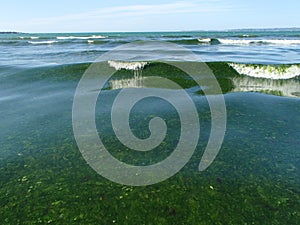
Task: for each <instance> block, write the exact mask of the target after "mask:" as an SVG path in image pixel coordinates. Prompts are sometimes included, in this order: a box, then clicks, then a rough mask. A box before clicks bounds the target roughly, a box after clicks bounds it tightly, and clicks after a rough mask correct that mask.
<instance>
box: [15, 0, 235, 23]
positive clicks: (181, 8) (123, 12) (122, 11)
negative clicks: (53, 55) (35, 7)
mask: <svg viewBox="0 0 300 225" xmlns="http://www.w3.org/2000/svg"><path fill="white" fill-rule="evenodd" d="M232 8H233V6H232V5H229V4H224V1H221V0H200V1H199V0H198V1H190V2H184V1H178V2H173V3H165V4H147V5H142V4H140V5H128V6H116V7H105V8H101V9H95V10H92V11H89V12H85V13H79V14H71V15H63V16H60V17H51V18H36V19H33V20H31V21H26V23H25V22H24V23H22V24H19V26H20V27H26V28H27V29H32V28H34V27H41V26H51V27H60V26H62V25H63V24H65V25H66V24H69V25H70V26H72V27H74V26H75V25H76V24H77V23H79V24H83V25H89V26H92V25H94V26H95V25H97V24H98V25H101V24H103V21H107V20H108V19H109V20H110V23H111V24H112V23H114V22H118V21H120V20H121V21H122V20H124V19H125V20H130V19H132V18H135V19H136V20H138V19H143V18H145V17H151V16H170V15H178V16H180V15H182V14H193V13H194V14H195V13H199V14H200V13H219V12H224V11H230V10H232ZM157 22H159V21H157ZM79 24H78V25H79ZM114 26H115V25H114Z"/></svg>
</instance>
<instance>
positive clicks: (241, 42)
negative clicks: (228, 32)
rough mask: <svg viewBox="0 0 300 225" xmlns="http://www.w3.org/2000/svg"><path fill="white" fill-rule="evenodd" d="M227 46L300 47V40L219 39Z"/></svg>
mask: <svg viewBox="0 0 300 225" xmlns="http://www.w3.org/2000/svg"><path fill="white" fill-rule="evenodd" d="M218 40H219V41H220V42H221V44H225V45H250V44H269V45H300V40H298V39H294V40H288V39H265V40H264V39H218Z"/></svg>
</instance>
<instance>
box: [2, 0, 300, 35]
mask: <svg viewBox="0 0 300 225" xmlns="http://www.w3.org/2000/svg"><path fill="white" fill-rule="evenodd" d="M299 9H300V1H299V0H287V1H276V0H252V1H246V0H191V1H174V0H151V1H141V0H140V1H138V0H129V1H124V0H123V1H122V0H111V1H108V0H106V1H101V0H73V1H72V0H59V1H56V0H43V1H37V0H26V1H23V0H10V1H6V2H5V3H2V4H1V8H0V31H22V32H111V31H180V30H224V29H235V28H275V27H300V13H299Z"/></svg>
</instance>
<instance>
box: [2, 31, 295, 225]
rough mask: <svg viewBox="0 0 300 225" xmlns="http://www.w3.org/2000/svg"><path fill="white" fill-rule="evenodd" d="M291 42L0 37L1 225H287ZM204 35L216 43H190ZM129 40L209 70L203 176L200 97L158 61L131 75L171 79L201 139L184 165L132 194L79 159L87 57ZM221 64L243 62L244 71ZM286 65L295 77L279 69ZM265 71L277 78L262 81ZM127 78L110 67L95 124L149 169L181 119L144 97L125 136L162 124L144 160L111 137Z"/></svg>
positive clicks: (291, 205)
mask: <svg viewBox="0 0 300 225" xmlns="http://www.w3.org/2000/svg"><path fill="white" fill-rule="evenodd" d="M93 35H95V36H93ZM100 35H101V37H100ZM247 35H248V36H247ZM299 35H300V32H299V31H298V30H292V31H287V30H279V31H276V30H272V31H270V30H268V31H257V30H256V31H253V30H250V31H235V32H231V31H230V32H182V33H180V32H179V33H101V34H100V33H99V34H13V35H0V49H1V51H0V62H1V63H0V113H1V117H0V137H1V138H0V146H1V150H0V173H1V176H0V204H1V206H0V219H1V221H2V224H298V223H299V221H300V197H299V196H300V151H299V144H300V142H299V136H300V125H299V124H300V116H299V115H300V101H299V96H300V94H299V93H300V85H299V84H300V80H299V79H300V78H299V74H297V73H298V70H297V67H298V64H299V63H300V60H299V46H300V44H299V45H298V44H297V40H300V39H299ZM102 36H103V37H102ZM20 37H23V38H20ZM31 37H38V38H31ZM57 37H60V38H57ZM61 37H63V38H61ZM76 37H77V38H76ZM203 38H210V39H218V40H219V41H220V43H218V44H216V43H212V42H211V43H210V42H209V43H201V42H200V41H199V40H198V39H203ZM89 40H90V42H88V41H89ZM134 40H167V41H173V42H175V43H178V44H180V45H182V46H184V47H186V48H188V49H191V50H193V51H194V52H195V53H196V54H198V55H199V56H201V59H202V60H203V61H205V62H208V63H207V65H208V66H209V67H210V68H211V69H212V71H213V73H214V74H215V76H216V78H217V80H218V82H219V84H220V86H221V89H222V91H223V94H224V98H225V103H226V109H227V129H226V133H225V139H224V142H223V145H222V147H221V149H220V152H219V154H218V156H217V158H216V159H215V161H214V162H213V163H212V164H211V166H210V167H209V168H208V169H207V170H205V171H204V172H199V171H198V164H199V161H200V159H201V157H202V154H203V151H204V149H205V146H206V144H207V141H208V138H209V132H210V129H211V115H210V110H209V106H208V103H207V99H206V97H205V96H204V95H203V92H202V90H201V87H199V86H197V85H196V83H195V82H193V81H191V80H190V79H189V77H188V76H187V75H186V74H184V73H183V72H182V71H179V70H175V69H172V68H170V66H167V65H164V64H159V63H150V64H149V65H148V66H146V67H145V68H143V70H142V73H141V74H140V75H139V76H140V77H139V79H142V80H143V79H147V77H148V76H153V75H159V76H163V77H166V78H170V79H173V80H174V81H176V82H177V83H178V84H180V85H181V86H182V87H183V88H185V90H186V91H187V93H188V94H189V96H190V97H191V99H192V100H193V102H194V103H195V106H196V108H197V111H198V115H199V121H200V124H201V133H200V139H199V142H198V145H197V148H196V150H195V153H194V155H193V156H192V158H191V160H190V161H189V162H188V163H187V165H186V166H185V167H184V168H183V169H182V170H181V171H180V172H179V173H177V174H176V175H175V176H173V177H171V178H170V179H168V180H166V181H164V182H161V183H158V184H154V185H150V186H142V187H132V186H125V185H120V184H116V183H113V182H111V181H109V180H107V179H105V178H103V177H102V176H100V175H98V174H97V173H96V172H95V171H94V170H92V169H91V168H90V167H89V166H88V164H87V163H86V162H85V160H84V159H83V157H82V155H81V153H80V151H79V149H78V147H77V145H76V141H75V138H74V135H73V130H72V104H73V98H74V93H75V90H76V87H77V85H78V82H79V80H80V78H81V77H82V75H83V74H84V72H85V70H86V69H87V68H88V67H89V65H90V63H91V62H92V61H93V60H95V59H96V58H97V57H99V56H100V55H101V54H103V53H104V52H106V51H108V50H111V49H113V48H114V47H116V46H118V45H120V44H121V43H128V42H131V41H134ZM187 40H188V41H187ZM195 40H196V41H195ZM224 40H227V41H224ZM236 40H237V41H236ZM242 40H255V41H256V40H260V42H255V41H254V42H252V43H250V42H241V41H242ZM261 40H262V41H261ZM271 40H273V41H271ZM274 40H276V41H274ZM278 40H281V41H278ZM287 40H289V42H288V41H287ZM51 41H55V42H51ZM92 41H94V42H92ZM222 41H223V43H222ZM32 42H37V43H32ZM155 54H157V55H156V57H157V56H158V54H159V53H155ZM228 62H234V63H243V64H241V65H242V67H243V68H244V67H246V68H250V69H249V71H250V72H249V74H243V73H239V72H238V71H237V70H235V69H234V68H233V67H232V66H230V64H228ZM249 64H251V65H252V66H253V65H254V66H256V67H255V68H262V69H259V70H258V75H261V76H259V77H255V76H253V74H252V73H251V71H254V67H253V68H252V67H251V65H249ZM267 65H272V66H273V67H267ZM291 66H295V67H294V70H288V69H282V68H290V67H291ZM270 68H275V69H274V70H276V71H277V72H275V75H274V74H273V75H272V76H273V78H266V77H267V76H269V75H270V74H272V72H271V69H270ZM283 70H284V71H283ZM243 71H244V72H245V71H246V72H247V71H248V70H243ZM246 72H245V73H246ZM291 74H292V75H293V76H290V75H291ZM276 76H277V77H276ZM132 77H133V71H130V70H120V71H118V72H117V73H116V74H115V75H114V76H113V77H112V79H111V80H110V81H108V82H107V86H106V88H105V90H104V92H103V95H102V96H99V98H98V101H97V106H96V125H97V128H98V132H99V136H101V138H102V139H103V142H104V143H105V145H106V146H107V148H108V149H109V150H110V152H111V154H112V155H114V156H115V157H116V158H117V159H119V160H122V161H124V162H127V163H130V164H135V165H148V164H152V163H155V162H159V161H161V160H162V159H164V158H165V157H166V156H168V155H169V154H170V153H171V152H172V149H173V148H174V146H176V144H177V140H178V136H179V135H180V132H179V131H178V130H179V127H180V123H179V118H178V114H177V112H176V110H175V109H174V108H173V107H172V105H170V104H168V103H167V102H165V101H163V100H161V99H157V98H149V99H145V100H143V101H141V102H139V104H137V105H136V106H135V107H134V108H133V110H132V115H131V118H130V123H131V125H132V127H131V128H132V131H133V133H134V134H135V135H136V136H137V137H139V138H146V137H148V136H149V130H148V123H149V121H150V119H151V118H153V116H160V117H162V118H164V119H165V121H166V123H167V125H168V132H167V137H166V139H165V140H164V143H162V144H161V145H160V146H158V147H157V148H156V149H154V150H153V151H150V152H147V153H144V152H143V153H141V152H135V151H133V150H130V149H127V148H126V147H125V146H124V145H122V143H120V141H118V139H117V138H116V137H115V135H114V133H113V129H112V125H111V123H110V110H111V105H112V101H113V99H114V98H115V96H116V95H117V94H118V92H119V91H120V88H128V86H126V85H125V84H126V82H127V80H126V79H129V80H130V79H131V80H132ZM274 77H275V78H278V77H281V79H274ZM287 77H289V79H284V78H287ZM125 81H126V82H125ZM115 87H117V88H115Z"/></svg>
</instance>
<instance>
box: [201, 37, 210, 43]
mask: <svg viewBox="0 0 300 225" xmlns="http://www.w3.org/2000/svg"><path fill="white" fill-rule="evenodd" d="M198 41H199V42H201V43H207V44H209V43H210V42H211V39H210V38H199V39H198Z"/></svg>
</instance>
